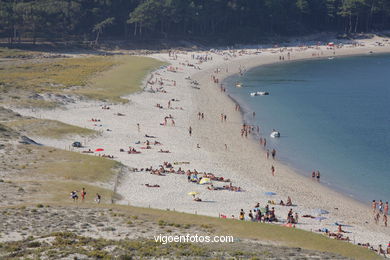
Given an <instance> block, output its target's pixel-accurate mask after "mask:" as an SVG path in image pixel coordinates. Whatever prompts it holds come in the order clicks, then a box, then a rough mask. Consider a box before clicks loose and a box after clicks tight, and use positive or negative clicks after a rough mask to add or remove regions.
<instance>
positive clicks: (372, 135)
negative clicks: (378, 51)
mask: <svg viewBox="0 0 390 260" xmlns="http://www.w3.org/2000/svg"><path fill="white" fill-rule="evenodd" d="M237 81H239V82H242V83H243V84H244V87H243V88H235V87H234V85H235V82H237ZM224 84H225V85H226V86H227V88H228V92H229V94H230V96H231V97H232V98H234V99H235V100H236V101H237V102H239V103H240V105H241V107H242V108H243V110H244V112H246V113H245V120H246V121H247V122H248V123H249V122H250V123H253V124H256V125H259V126H260V129H261V134H262V135H263V136H264V137H266V138H267V141H268V144H269V147H270V149H272V148H275V149H276V150H277V152H278V154H277V155H278V157H279V159H280V160H282V161H283V162H285V163H286V164H288V165H290V166H292V167H293V168H295V169H297V170H298V171H299V172H300V173H302V174H304V175H306V176H308V177H309V176H310V174H311V172H312V171H313V170H319V171H320V172H321V182H322V183H324V184H326V185H329V186H331V187H333V188H335V189H336V190H339V191H341V192H343V193H345V194H348V195H349V196H352V197H354V198H355V199H358V200H360V201H362V202H368V201H369V200H372V199H376V200H379V199H382V200H385V201H386V200H390V55H366V56H357V57H347V58H337V57H336V58H335V59H332V60H331V59H322V60H306V61H299V62H286V63H279V64H273V65H267V66H262V67H257V68H255V69H252V70H250V71H248V72H247V73H246V74H245V75H244V76H241V77H240V76H238V75H236V76H232V77H229V78H227V79H226V80H225V82H224ZM256 91H268V92H270V95H269V96H257V97H251V96H250V95H249V93H250V92H256ZM253 111H255V112H256V117H255V118H254V119H253V117H252V112H253ZM273 128H275V129H277V130H279V131H280V132H281V135H282V136H281V138H279V139H272V138H270V137H269V134H270V132H271V131H272V129H273Z"/></svg>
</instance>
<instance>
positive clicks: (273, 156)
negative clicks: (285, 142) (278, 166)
mask: <svg viewBox="0 0 390 260" xmlns="http://www.w3.org/2000/svg"><path fill="white" fill-rule="evenodd" d="M271 155H272V159H274V160H275V156H276V150H275V149H272V152H271Z"/></svg>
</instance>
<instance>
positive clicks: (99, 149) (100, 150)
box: [95, 148, 104, 152]
mask: <svg viewBox="0 0 390 260" xmlns="http://www.w3.org/2000/svg"><path fill="white" fill-rule="evenodd" d="M102 151H104V149H103V148H98V149H96V150H95V152H102Z"/></svg>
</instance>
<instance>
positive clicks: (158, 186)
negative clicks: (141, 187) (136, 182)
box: [145, 183, 160, 188]
mask: <svg viewBox="0 0 390 260" xmlns="http://www.w3.org/2000/svg"><path fill="white" fill-rule="evenodd" d="M145 186H146V187H148V188H160V185H158V184H154V185H150V184H149V183H146V184H145Z"/></svg>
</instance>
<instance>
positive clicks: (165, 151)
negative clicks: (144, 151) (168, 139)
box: [158, 149, 170, 153]
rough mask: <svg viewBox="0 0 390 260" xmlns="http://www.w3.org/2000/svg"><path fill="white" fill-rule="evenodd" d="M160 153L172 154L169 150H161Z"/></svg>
mask: <svg viewBox="0 0 390 260" xmlns="http://www.w3.org/2000/svg"><path fill="white" fill-rule="evenodd" d="M158 152H159V153H170V151H169V150H163V149H160V151H158Z"/></svg>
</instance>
